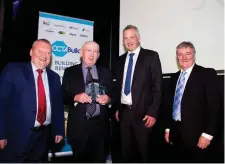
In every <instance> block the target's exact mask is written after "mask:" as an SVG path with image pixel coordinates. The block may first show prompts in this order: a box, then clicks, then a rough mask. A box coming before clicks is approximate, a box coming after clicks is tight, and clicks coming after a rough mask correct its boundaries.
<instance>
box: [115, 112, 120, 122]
mask: <svg viewBox="0 0 225 164" xmlns="http://www.w3.org/2000/svg"><path fill="white" fill-rule="evenodd" d="M115 117H116V121H118V122H119V121H120V120H119V112H118V110H117V111H116V113H115Z"/></svg>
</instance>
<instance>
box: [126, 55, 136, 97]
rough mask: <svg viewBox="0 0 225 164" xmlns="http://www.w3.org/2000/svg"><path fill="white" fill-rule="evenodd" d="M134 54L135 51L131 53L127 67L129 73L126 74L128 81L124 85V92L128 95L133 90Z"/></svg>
mask: <svg viewBox="0 0 225 164" xmlns="http://www.w3.org/2000/svg"><path fill="white" fill-rule="evenodd" d="M133 56H134V53H131V54H130V58H129V63H128V67H127V75H126V81H125V86H124V94H125V95H126V96H127V95H128V94H129V93H130V90H131V85H130V84H131V74H132V67H133Z"/></svg>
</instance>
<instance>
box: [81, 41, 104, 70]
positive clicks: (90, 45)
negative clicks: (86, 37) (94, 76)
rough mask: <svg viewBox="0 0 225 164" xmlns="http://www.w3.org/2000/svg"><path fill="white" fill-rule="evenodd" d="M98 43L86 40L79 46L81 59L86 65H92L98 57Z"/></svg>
mask: <svg viewBox="0 0 225 164" xmlns="http://www.w3.org/2000/svg"><path fill="white" fill-rule="evenodd" d="M99 54H100V53H99V45H98V44H97V43H95V42H86V43H85V44H84V45H83V47H82V48H81V51H80V55H81V57H82V61H83V62H84V63H85V64H86V65H87V66H88V67H91V66H93V65H94V64H95V63H96V62H97V60H98V58H99Z"/></svg>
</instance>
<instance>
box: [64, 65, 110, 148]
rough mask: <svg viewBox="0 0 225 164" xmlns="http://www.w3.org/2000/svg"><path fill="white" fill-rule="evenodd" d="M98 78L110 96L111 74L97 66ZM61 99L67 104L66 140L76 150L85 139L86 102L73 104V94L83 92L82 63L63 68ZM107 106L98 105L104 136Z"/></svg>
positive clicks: (102, 135) (81, 145)
mask: <svg viewBox="0 0 225 164" xmlns="http://www.w3.org/2000/svg"><path fill="white" fill-rule="evenodd" d="M97 72H98V78H99V80H100V81H101V83H102V84H103V85H105V86H106V94H107V95H108V96H109V97H111V94H112V76H111V73H110V72H109V71H108V70H107V69H105V68H102V67H98V66H97ZM62 89H63V100H64V104H65V105H68V106H69V108H70V109H69V115H68V126H67V137H68V141H69V142H70V143H71V144H72V145H73V146H75V147H76V149H77V150H80V149H83V148H84V147H85V142H86V140H87V137H88V135H87V130H86V128H85V122H86V104H81V103H78V104H77V105H76V107H75V106H74V103H75V102H74V96H75V95H77V94H80V93H83V92H85V83H84V78H83V72H82V64H79V65H75V66H72V67H69V68H66V69H65V72H64V75H63V83H62ZM108 110H109V109H108V106H107V105H105V106H103V105H100V117H101V119H102V124H101V125H102V126H101V128H102V134H100V135H99V136H101V137H105V135H106V132H107V125H108V124H107V122H108Z"/></svg>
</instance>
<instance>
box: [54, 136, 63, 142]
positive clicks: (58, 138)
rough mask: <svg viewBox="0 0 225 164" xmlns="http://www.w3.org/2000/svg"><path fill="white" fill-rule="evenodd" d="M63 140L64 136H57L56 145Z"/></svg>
mask: <svg viewBox="0 0 225 164" xmlns="http://www.w3.org/2000/svg"><path fill="white" fill-rule="evenodd" d="M62 139H63V136H55V143H60V142H61V141H62Z"/></svg>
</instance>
